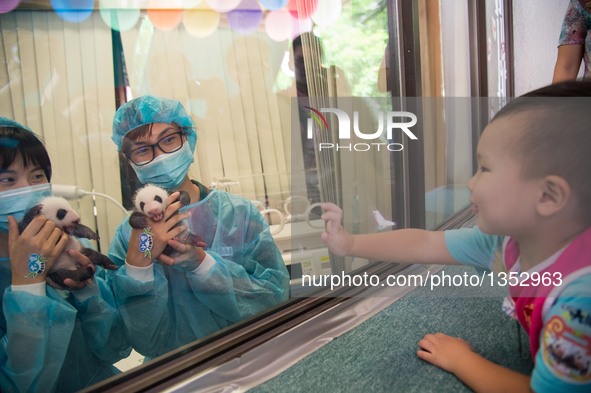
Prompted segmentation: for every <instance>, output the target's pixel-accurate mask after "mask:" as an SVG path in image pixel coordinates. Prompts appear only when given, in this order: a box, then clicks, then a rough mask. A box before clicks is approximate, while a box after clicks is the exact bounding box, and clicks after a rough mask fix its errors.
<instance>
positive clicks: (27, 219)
mask: <svg viewBox="0 0 591 393" xmlns="http://www.w3.org/2000/svg"><path fill="white" fill-rule="evenodd" d="M41 209H43V205H41V204H39V205H35V206H33V207H32V208H30V209H29V211H28V212H27V213H26V214H25V216H24V217H23V219H22V221H21V222H20V223H19V224H18V231H19V233H23V231H24V230H25V228H26V227H28V226H29V224H30V223H31V221H33V219H34V218H35V217H37V216H38V215H39V214H41Z"/></svg>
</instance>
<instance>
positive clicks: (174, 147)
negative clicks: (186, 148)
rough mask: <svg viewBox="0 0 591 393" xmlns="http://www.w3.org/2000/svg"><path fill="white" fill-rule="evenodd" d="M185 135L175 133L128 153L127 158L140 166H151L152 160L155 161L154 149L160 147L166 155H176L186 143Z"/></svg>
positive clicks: (181, 132) (180, 132)
mask: <svg viewBox="0 0 591 393" xmlns="http://www.w3.org/2000/svg"><path fill="white" fill-rule="evenodd" d="M183 134H184V132H183V131H179V132H175V133H174V134H168V135H166V136H165V137H163V138H161V139H160V140H159V141H158V142H156V143H154V144H152V145H145V146H140V147H138V148H136V149H133V150H131V151H130V152H129V153H127V158H128V159H130V160H131V162H133V163H134V164H135V165H138V166H142V165H146V164H149V163H150V162H152V160H154V157H155V154H156V152H155V151H154V148H155V147H156V146H158V148H159V149H160V150H161V151H162V152H163V153H166V154H170V153H174V152H175V151H178V150H180V149H181V147H183V143H184V138H183Z"/></svg>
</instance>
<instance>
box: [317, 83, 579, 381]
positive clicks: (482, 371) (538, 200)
mask: <svg viewBox="0 0 591 393" xmlns="http://www.w3.org/2000/svg"><path fill="white" fill-rule="evenodd" d="M572 97H591V83H589V82H563V83H560V84H556V85H552V86H548V87H545V88H541V89H539V90H536V91H534V92H531V93H529V94H527V95H526V96H523V97H520V98H517V99H514V100H513V101H511V102H510V103H509V104H508V105H507V106H506V107H504V108H503V109H502V110H501V111H500V112H499V113H498V114H497V115H496V116H495V118H494V119H493V120H492V121H491V122H490V123H489V125H488V126H487V127H486V129H485V130H484V132H483V133H482V136H481V138H480V141H479V143H478V149H477V159H478V171H477V172H476V174H475V175H474V177H472V179H471V180H470V181H469V183H468V188H469V189H470V192H471V202H472V211H473V212H474V214H475V215H476V218H477V227H475V228H463V229H459V230H449V231H445V232H442V231H426V230H421V229H402V230H397V231H392V232H386V233H377V234H365V235H351V234H349V233H347V232H346V231H345V230H344V229H343V227H342V226H341V219H342V211H341V210H340V209H339V208H338V207H337V206H335V205H333V204H329V203H325V204H323V206H322V209H323V211H324V214H323V215H322V218H323V219H324V220H325V221H326V231H325V232H324V233H323V234H322V240H323V241H324V242H325V243H326V244H327V245H328V247H329V249H330V251H331V252H333V253H335V254H337V255H352V256H358V257H363V258H368V259H377V260H387V261H392V262H399V263H425V264H452V265H453V264H466V265H472V266H480V267H485V268H488V269H490V268H491V265H492V262H493V260H494V259H495V253H498V252H500V253H501V255H502V257H503V260H504V264H505V267H506V269H507V271H508V272H509V273H508V274H512V275H513V276H515V277H516V278H519V279H520V283H519V285H516V284H517V283H516V282H515V281H516V280H512V281H514V282H513V284H512V285H513V286H512V287H510V294H511V298H512V299H513V301H514V305H515V313H516V317H517V318H518V319H519V321H520V323H521V324H522V326H523V327H524V328H525V330H526V331H527V332H528V334H529V336H530V343H531V349H532V355H533V358H534V360H535V368H534V371H533V374H532V375H531V377H530V376H526V375H521V374H519V373H516V372H514V371H511V370H508V369H506V368H503V367H501V366H498V365H496V364H493V363H491V362H490V361H488V360H486V359H485V358H483V357H481V356H480V355H477V354H476V353H474V352H473V351H472V349H471V347H470V345H469V344H468V343H466V342H465V341H463V340H461V339H459V338H454V337H450V336H447V335H445V334H443V333H436V334H427V335H425V336H424V337H423V339H422V340H421V341H419V343H418V344H419V350H418V351H417V355H418V356H419V357H420V358H421V359H423V360H425V361H427V362H430V363H432V364H434V365H436V366H439V367H441V368H443V369H444V370H447V371H449V372H452V373H454V374H455V375H456V376H457V377H458V378H459V379H460V380H462V381H463V382H464V383H465V384H466V385H468V386H469V387H470V388H472V389H474V390H475V391H483V390H490V389H491V388H493V387H495V388H496V390H498V391H529V389H530V388H531V389H532V390H534V391H536V392H542V391H553V392H554V391H569V392H575V391H580V392H583V391H586V392H588V391H590V389H591V367H590V359H591V208H590V206H591V176H590V172H589V170H590V168H591V154H590V149H591V99H590V98H572ZM524 273H525V274H524ZM510 277H511V276H510ZM528 277H529V280H528V279H527V278H528ZM536 278H537V282H536ZM522 279H523V280H524V281H521V280H522ZM525 284H529V285H530V286H529V287H527V286H525ZM510 285H511V284H510Z"/></svg>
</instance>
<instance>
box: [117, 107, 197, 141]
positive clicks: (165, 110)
mask: <svg viewBox="0 0 591 393" xmlns="http://www.w3.org/2000/svg"><path fill="white" fill-rule="evenodd" d="M150 123H166V124H172V123H175V124H176V125H178V126H180V127H182V128H183V129H184V131H185V134H186V135H187V140H188V141H189V145H190V146H191V150H192V151H193V153H195V145H196V144H197V132H195V122H193V119H192V118H191V116H189V115H188V114H187V112H186V111H185V108H183V105H182V104H181V103H180V102H179V101H177V100H172V99H168V98H158V97H154V96H142V97H138V98H134V99H133V100H131V101H129V102H127V103H125V104H123V105H121V106H120V107H119V109H117V112H115V117H114V118H113V136H112V137H111V139H112V140H113V142H115V144H116V145H117V149H119V150H121V145H122V143H123V137H124V136H125V135H126V134H127V133H129V132H130V131H133V130H135V129H136V128H138V127H140V126H143V125H146V124H150Z"/></svg>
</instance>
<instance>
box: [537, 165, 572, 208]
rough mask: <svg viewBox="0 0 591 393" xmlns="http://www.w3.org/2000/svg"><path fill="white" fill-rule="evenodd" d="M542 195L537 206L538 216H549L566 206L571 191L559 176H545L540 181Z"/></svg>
mask: <svg viewBox="0 0 591 393" xmlns="http://www.w3.org/2000/svg"><path fill="white" fill-rule="evenodd" d="M541 191H542V194H541V196H540V199H539V201H538V204H537V211H538V213H539V214H540V215H542V216H545V217H548V216H551V215H553V214H555V213H557V212H559V211H560V210H562V208H564V206H566V204H567V202H568V200H569V199H570V197H571V193H572V190H571V188H570V185H569V184H568V182H567V181H566V180H565V179H564V178H563V177H560V176H556V175H550V176H546V177H544V178H543V179H542V181H541Z"/></svg>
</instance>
